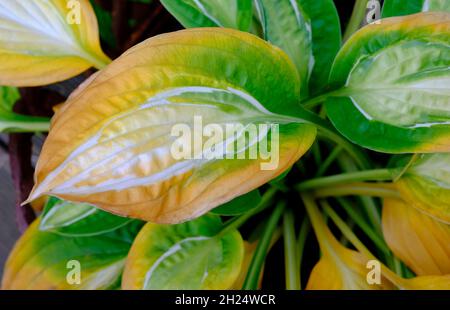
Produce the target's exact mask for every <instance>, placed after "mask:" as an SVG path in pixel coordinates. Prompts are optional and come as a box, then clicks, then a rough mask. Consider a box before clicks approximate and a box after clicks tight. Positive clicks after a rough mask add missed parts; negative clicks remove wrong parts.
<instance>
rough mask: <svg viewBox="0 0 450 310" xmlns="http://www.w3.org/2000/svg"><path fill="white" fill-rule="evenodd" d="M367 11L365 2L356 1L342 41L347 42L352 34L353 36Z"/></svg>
mask: <svg viewBox="0 0 450 310" xmlns="http://www.w3.org/2000/svg"><path fill="white" fill-rule="evenodd" d="M366 11H367V0H356V2H355V6H354V7H353V12H352V16H351V17H350V20H349V22H348V25H347V28H346V29H345V33H344V37H343V41H344V42H345V41H347V40H348V39H349V38H350V37H351V36H352V34H354V33H355V32H356V31H357V30H358V29H359V27H360V26H361V23H362V21H363V19H364V16H365V15H366Z"/></svg>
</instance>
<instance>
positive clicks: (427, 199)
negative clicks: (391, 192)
mask: <svg viewBox="0 0 450 310" xmlns="http://www.w3.org/2000/svg"><path fill="white" fill-rule="evenodd" d="M395 185H396V187H397V189H398V190H399V192H400V194H401V196H402V198H403V200H405V201H406V202H407V203H408V204H409V205H412V206H414V207H416V208H417V209H419V210H421V211H422V212H425V213H427V214H428V215H430V216H432V217H434V218H435V219H438V220H440V221H442V222H445V223H447V224H449V223H450V154H449V153H437V154H426V155H421V156H420V157H419V159H418V160H416V161H415V162H414V163H413V164H412V165H411V166H410V167H409V168H408V169H407V171H406V172H405V173H404V174H403V175H402V177H401V178H400V179H399V180H397V181H396V182H395Z"/></svg>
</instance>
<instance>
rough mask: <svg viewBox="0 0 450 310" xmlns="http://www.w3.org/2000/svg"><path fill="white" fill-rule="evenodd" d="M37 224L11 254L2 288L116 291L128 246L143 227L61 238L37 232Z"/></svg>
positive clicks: (22, 238)
mask: <svg viewBox="0 0 450 310" xmlns="http://www.w3.org/2000/svg"><path fill="white" fill-rule="evenodd" d="M39 224H40V219H37V220H36V221H35V222H34V223H33V224H32V225H31V226H30V227H29V228H28V229H27V231H26V232H25V234H24V235H23V236H22V237H21V238H20V239H19V240H18V241H17V243H16V245H15V246H14V249H13V250H12V252H11V253H10V255H9V258H8V261H7V262H6V265H5V269H4V274H3V279H2V286H1V288H2V289H11V290H12V289H14V290H15V289H30V290H31V289H41V290H50V289H53V290H54V289H58V290H62V289H69V290H70V289H72V290H77V289H80V290H81V289H111V288H117V287H118V285H119V284H120V277H121V275H122V271H123V268H124V265H125V259H126V256H127V254H128V251H129V249H130V247H131V243H132V242H133V239H134V237H135V236H136V234H137V232H138V230H139V228H140V227H141V226H142V225H141V224H140V223H137V222H133V223H130V224H129V225H127V226H124V227H123V228H121V229H118V230H116V231H114V232H110V233H106V234H103V235H97V236H95V237H64V236H61V235H58V234H54V233H50V232H43V231H39ZM78 273H79V276H78V275H77V274H78Z"/></svg>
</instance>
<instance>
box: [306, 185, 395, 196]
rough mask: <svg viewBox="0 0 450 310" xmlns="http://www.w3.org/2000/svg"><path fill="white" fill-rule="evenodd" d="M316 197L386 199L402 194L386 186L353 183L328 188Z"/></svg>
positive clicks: (317, 193) (316, 192)
mask: <svg viewBox="0 0 450 310" xmlns="http://www.w3.org/2000/svg"><path fill="white" fill-rule="evenodd" d="M313 194H314V197H317V198H325V197H342V196H369V197H384V198H397V199H399V198H401V197H400V194H399V193H398V192H397V191H396V190H395V189H394V188H392V187H390V186H388V185H386V184H378V183H351V184H348V185H340V186H335V187H326V188H323V189H318V190H316V191H314V192H313Z"/></svg>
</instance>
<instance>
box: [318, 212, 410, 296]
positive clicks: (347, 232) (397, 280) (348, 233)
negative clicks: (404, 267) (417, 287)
mask: <svg viewBox="0 0 450 310" xmlns="http://www.w3.org/2000/svg"><path fill="white" fill-rule="evenodd" d="M324 211H325V212H326V214H328V216H329V217H330V218H331V220H332V221H333V222H334V223H335V224H336V226H337V227H338V228H339V230H340V231H341V232H342V234H343V235H344V236H345V237H346V238H347V239H348V240H349V241H350V242H351V243H352V244H353V246H354V247H355V248H356V249H357V250H358V251H359V252H360V253H362V254H364V255H365V256H366V257H367V258H368V259H375V260H377V258H376V257H375V256H374V255H373V254H372V253H371V252H370V251H369V250H368V249H367V248H366V246H365V245H364V244H363V243H362V242H361V241H360V240H359V239H358V237H357V236H356V235H355V234H354V233H353V232H352V230H351V229H350V228H349V227H348V226H347V224H346V223H345V222H344V221H343V220H342V219H341V218H340V217H339V215H337V213H336V212H334V210H333V209H332V208H330V207H325V208H324ZM381 269H382V273H383V275H384V276H385V277H386V278H387V279H388V280H389V281H391V282H392V283H394V284H395V285H397V286H399V287H402V288H407V284H406V282H405V281H403V278H401V277H399V276H398V275H397V274H396V273H394V272H393V271H391V270H390V269H389V268H386V267H385V266H384V265H382V266H381Z"/></svg>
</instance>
